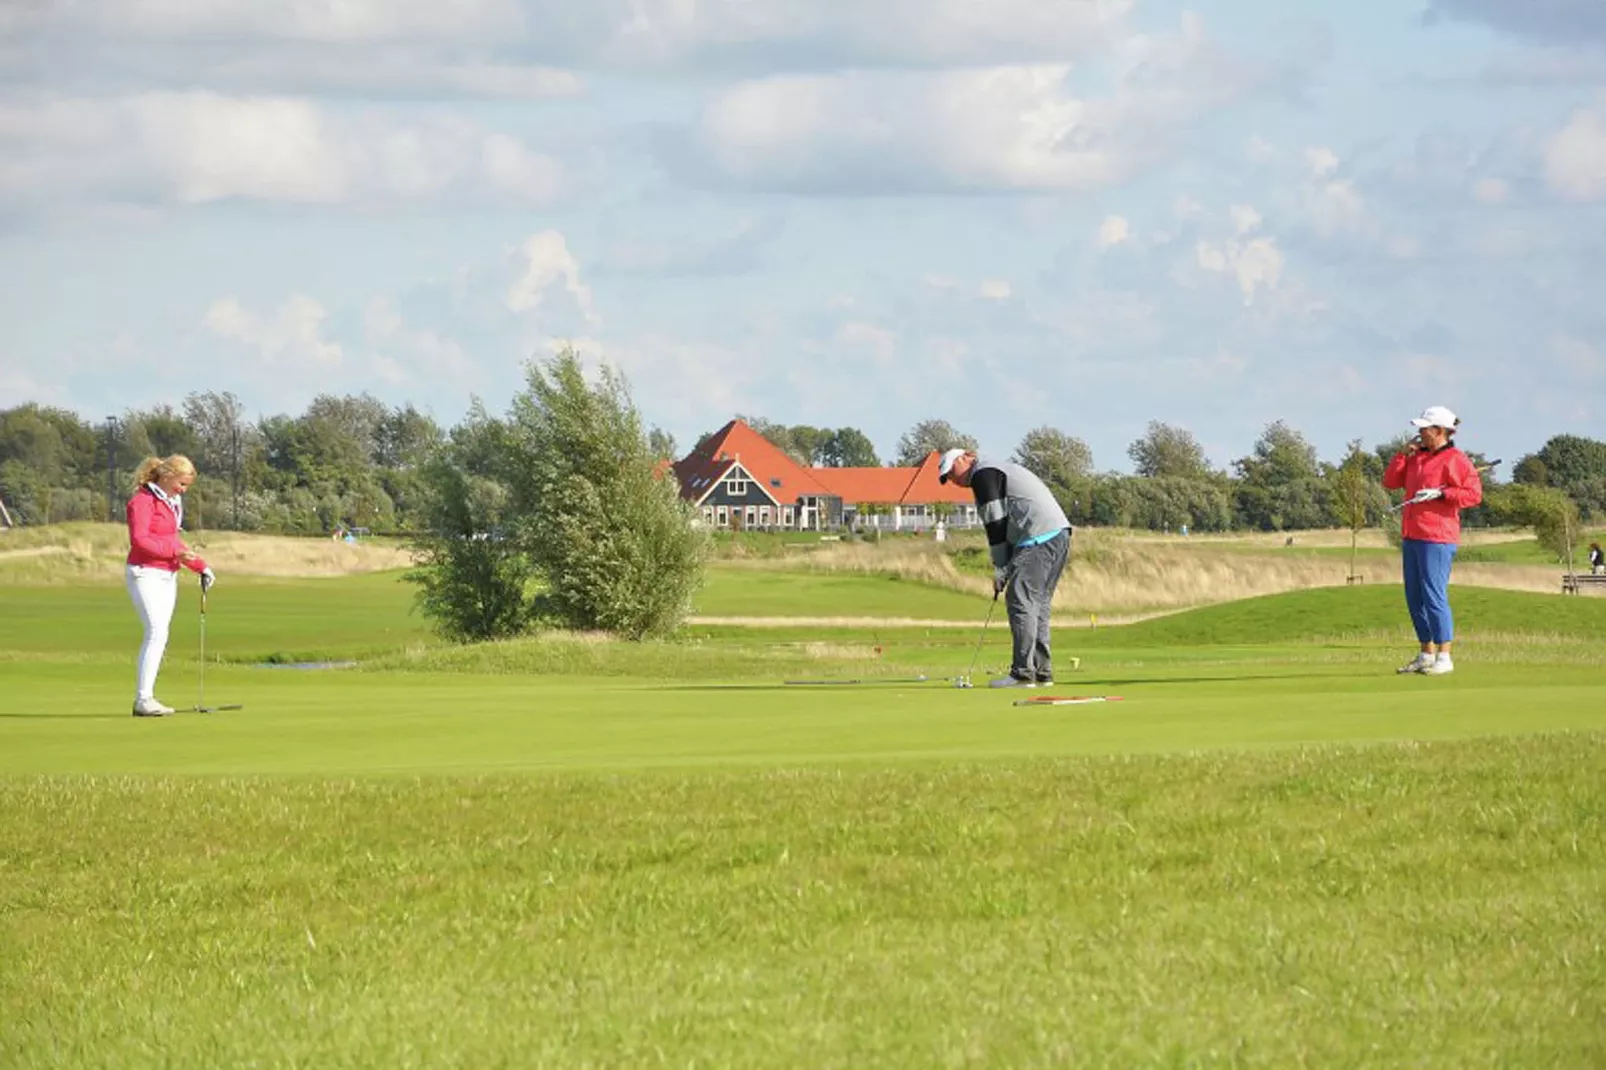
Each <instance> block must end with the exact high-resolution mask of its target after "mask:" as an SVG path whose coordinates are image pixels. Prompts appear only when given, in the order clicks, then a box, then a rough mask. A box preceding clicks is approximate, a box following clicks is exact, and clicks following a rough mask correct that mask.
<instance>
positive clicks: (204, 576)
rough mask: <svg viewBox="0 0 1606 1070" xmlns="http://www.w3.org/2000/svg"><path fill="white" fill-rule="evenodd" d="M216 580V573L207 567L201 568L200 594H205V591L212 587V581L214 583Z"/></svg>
mask: <svg viewBox="0 0 1606 1070" xmlns="http://www.w3.org/2000/svg"><path fill="white" fill-rule="evenodd" d="M216 582H217V574H216V573H214V572H213V571H212V570H211V569H209V568H206V569H202V570H201V593H202V594H205V593H206V592H207V591H210V590H211V589H212V585H213V584H214V583H216Z"/></svg>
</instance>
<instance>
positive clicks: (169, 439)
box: [123, 405, 200, 460]
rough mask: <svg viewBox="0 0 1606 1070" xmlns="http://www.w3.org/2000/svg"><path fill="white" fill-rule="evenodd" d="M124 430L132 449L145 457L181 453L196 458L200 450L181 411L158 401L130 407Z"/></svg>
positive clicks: (124, 419)
mask: <svg viewBox="0 0 1606 1070" xmlns="http://www.w3.org/2000/svg"><path fill="white" fill-rule="evenodd" d="M123 425H124V431H123V434H124V436H125V439H126V441H127V444H128V445H129V446H130V447H132V448H133V452H136V453H139V454H140V455H141V456H140V459H141V460H143V459H144V458H145V457H170V456H172V455H173V454H175V453H182V454H184V455H185V456H187V457H189V458H190V459H192V460H194V459H196V454H198V453H199V452H200V448H199V447H200V439H199V438H198V437H197V436H196V434H195V429H194V428H193V427H191V426H190V424H189V421H188V420H186V419H185V418H184V417H183V416H182V415H181V414H180V413H178V412H175V411H174V410H173V407H172V406H171V405H158V406H156V407H155V408H153V409H149V410H146V411H143V412H141V411H138V410H135V411H131V412H129V413H128V414H127V415H126V416H125V417H124V418H123Z"/></svg>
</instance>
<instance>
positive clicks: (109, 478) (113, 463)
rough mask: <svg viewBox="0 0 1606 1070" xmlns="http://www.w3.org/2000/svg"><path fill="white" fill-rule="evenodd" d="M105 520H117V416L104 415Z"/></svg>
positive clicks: (112, 521)
mask: <svg viewBox="0 0 1606 1070" xmlns="http://www.w3.org/2000/svg"><path fill="white" fill-rule="evenodd" d="M106 520H107V521H108V522H110V523H116V521H117V417H115V416H108V417H106Z"/></svg>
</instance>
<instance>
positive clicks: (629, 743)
mask: <svg viewBox="0 0 1606 1070" xmlns="http://www.w3.org/2000/svg"><path fill="white" fill-rule="evenodd" d="M749 583H751V584H752V585H753V586H752V587H750V588H749V587H747V586H745V585H747V584H749ZM764 584H769V586H768V587H765V586H764ZM766 591H767V592H768V593H767V594H765V593H764V592H766ZM898 592H907V597H906V598H902V599H900V598H899V597H898V596H897V593H898ZM410 594H411V591H410V589H409V588H406V587H404V586H402V585H400V584H399V583H398V581H397V578H396V576H395V574H393V573H392V574H380V575H369V576H354V577H346V578H324V579H317V580H303V581H295V580H287V579H283V580H272V581H268V580H253V579H250V578H248V577H243V576H237V577H231V578H230V579H229V580H228V581H227V585H226V586H224V585H220V586H219V588H218V591H217V593H216V594H215V595H214V597H213V599H212V604H211V607H210V610H211V611H210V614H209V621H208V634H207V639H208V654H209V656H211V657H214V658H217V659H220V660H218V661H216V662H211V663H209V664H208V666H207V673H206V686H207V696H208V698H209V700H213V701H220V702H223V701H227V702H243V703H244V704H245V706H246V708H245V709H244V710H242V711H238V712H234V713H219V714H213V715H189V716H181V717H175V718H171V719H168V720H163V721H149V722H148V721H138V720H135V719H133V718H131V717H129V716H128V712H127V710H128V703H129V697H130V696H129V692H130V690H131V686H132V667H131V662H132V656H133V649H134V646H135V645H136V643H137V628H136V626H135V623H134V620H133V614H132V611H131V610H130V608H129V607H128V605H127V599H126V595H125V594H124V593H123V592H122V590H121V587H120V586H117V585H115V584H112V585H107V584H99V585H84V584H60V583H57V584H54V585H51V586H48V587H46V586H26V585H23V586H11V587H5V588H0V674H3V677H4V683H5V687H4V693H3V697H0V1066H4V1067H6V1068H8V1070H9V1068H11V1067H19V1068H35V1067H41V1068H42V1067H61V1066H73V1067H102V1066H104V1067H111V1066H118V1067H122V1066H136V1067H140V1066H174V1067H214V1066H272V1067H281V1066H282V1067H289V1066H318V1067H413V1066H417V1067H464V1068H469V1067H475V1068H478V1067H501V1066H505V1067H532V1066H551V1067H586V1066H594V1067H602V1066H610V1067H612V1066H649V1065H650V1066H657V1065H678V1066H719V1067H725V1066H729V1067H796V1066H810V1067H863V1066H878V1067H894V1066H895V1067H930V1066H960V1065H963V1066H997V1067H1006V1066H1007V1067H1030V1066H1040V1067H1049V1066H1068V1065H1077V1066H1081V1065H1086V1066H1166V1067H1171V1066H1176V1067H1186V1066H1253V1067H1284V1066H1298V1065H1308V1066H1346V1067H1348V1066H1380V1067H1381V1066H1401V1065H1410V1066H1435V1067H1457V1068H1459V1067H1473V1066H1489V1067H1494V1066H1501V1067H1507V1066H1533V1067H1595V1066H1600V1065H1603V1064H1606V1002H1603V996H1602V993H1603V992H1606V948H1603V941H1602V937H1601V935H1600V934H1601V933H1602V932H1606V827H1603V826H1606V599H1592V598H1587V597H1584V598H1574V599H1562V598H1560V597H1558V596H1542V595H1530V594H1523V593H1520V592H1511V591H1489V590H1479V589H1472V588H1466V589H1458V590H1456V591H1455V592H1454V597H1455V599H1456V606H1457V610H1458V615H1459V620H1460V624H1461V627H1462V629H1463V632H1464V635H1463V642H1462V643H1461V644H1460V650H1459V651H1458V659H1457V663H1458V669H1457V672H1456V673H1455V674H1454V675H1452V676H1450V677H1446V678H1442V679H1426V678H1420V677H1405V678H1402V677H1397V676H1395V675H1394V674H1393V672H1392V669H1393V666H1394V665H1395V664H1397V663H1398V662H1399V661H1400V660H1403V657H1404V656H1405V655H1406V654H1408V653H1409V651H1410V650H1411V648H1412V644H1411V643H1410V642H1409V641H1408V637H1407V635H1406V632H1405V628H1404V620H1403V618H1404V613H1403V609H1402V607H1401V606H1400V605H1399V592H1398V590H1397V589H1394V588H1386V587H1368V588H1365V589H1331V588H1329V589H1320V590H1312V591H1306V592H1300V593H1295V594H1289V595H1279V596H1274V597H1270V598H1263V599H1253V600H1246V601H1242V602H1235V603H1230V604H1227V605H1222V606H1219V607H1215V608H1211V609H1206V610H1200V611H1196V612H1192V613H1186V614H1181V615H1177V616H1171V617H1163V618H1157V619H1154V620H1149V621H1144V622H1142V623H1139V624H1134V625H1130V626H1124V627H1120V628H1110V627H1101V628H1098V629H1096V630H1094V629H1086V628H1079V629H1065V630H1062V631H1060V632H1059V633H1058V635H1057V638H1056V647H1057V649H1058V650H1059V651H1060V652H1061V655H1062V657H1067V658H1068V657H1069V656H1070V655H1071V654H1073V653H1074V654H1076V655H1077V656H1079V657H1081V659H1082V670H1081V671H1080V672H1076V673H1069V672H1064V671H1063V669H1062V672H1061V681H1060V683H1059V684H1058V685H1057V686H1056V688H1055V693H1063V694H1119V695H1121V696H1123V697H1124V699H1125V701H1124V702H1122V703H1110V704H1104V705H1090V706H1079V707H1058V708H1054V707H1050V708H1025V707H1016V706H1014V705H1013V704H1012V702H1013V700H1014V698H1016V697H1017V696H1016V695H1012V694H1009V693H1003V692H991V691H987V690H985V689H976V690H971V691H962V690H956V689H954V688H953V687H951V686H948V684H947V681H948V679H949V678H951V677H952V676H954V675H956V674H958V673H961V672H964V671H965V670H966V668H967V667H968V664H969V662H970V659H971V656H972V651H973V650H974V648H975V641H976V635H977V630H978V629H979V627H980V623H981V619H982V616H983V615H984V613H985V610H986V602H985V600H982V599H976V598H972V597H967V596H964V595H960V594H958V593H956V592H954V591H949V590H941V589H936V588H925V587H922V586H921V585H919V584H915V583H911V582H910V581H908V580H891V579H884V578H877V577H854V576H848V575H833V576H828V577H801V576H798V575H796V574H792V573H787V572H784V571H779V572H777V571H754V570H744V569H730V570H726V571H722V572H720V573H718V574H716V578H715V581H714V583H712V584H711V585H710V589H709V592H708V594H709V596H710V597H711V598H713V599H715V600H716V604H718V605H719V606H720V610H719V613H718V614H717V615H720V616H727V617H729V618H732V619H735V618H741V617H746V616H763V617H794V618H797V619H798V620H811V621H812V620H818V619H824V618H836V619H847V618H858V617H865V618H875V617H896V618H898V619H899V620H900V621H902V622H903V623H902V625H901V626H899V627H890V626H888V627H881V626H877V625H873V624H870V625H859V626H850V625H847V624H835V625H832V626H829V627H826V626H817V625H814V624H798V625H794V626H791V627H765V628H750V627H743V626H740V625H737V624H731V623H726V624H717V625H699V626H694V627H691V628H689V629H688V630H687V634H686V636H685V637H683V638H682V639H680V640H677V641H675V642H673V643H663V644H642V645H632V644H619V643H612V642H607V641H601V640H594V639H588V638H577V637H562V636H548V637H541V638H536V639H531V640H524V641H519V642H514V643H505V644H495V645H492V646H488V647H477V648H456V647H450V646H446V645H443V644H441V643H439V642H438V641H436V640H435V639H433V638H432V637H431V636H430V635H429V634H428V630H427V628H426V626H425V624H424V622H423V621H421V620H419V619H418V618H416V617H414V616H411V615H409V613H408V605H409V600H410ZM195 609H196V603H195V601H194V593H193V590H189V589H187V590H186V592H185V599H184V600H183V601H181V604H180V609H179V613H178V616H177V618H176V620H175V635H174V639H173V645H172V647H171V648H170V653H169V660H168V663H167V667H166V669H165V670H164V674H163V686H162V687H161V689H160V693H161V694H162V695H163V696H164V697H166V698H167V700H168V701H169V702H171V703H173V704H174V705H188V704H189V703H190V702H193V701H194V697H193V696H194V686H195V683H196V670H197V665H196V657H195V655H196V640H197V639H198V636H197V634H196V629H195V625H196V620H195ZM923 619H929V620H931V621H933V622H934V623H933V624H932V625H931V626H922V625H920V624H918V623H915V622H917V621H920V620H923ZM954 619H958V620H966V619H969V620H974V622H975V625H974V627H969V628H954V627H949V626H944V625H942V624H941V623H939V622H946V621H950V620H954ZM1006 643H1007V628H1006V627H1004V626H1003V625H1002V622H1001V621H1000V620H995V621H994V623H993V627H992V630H991V631H990V632H989V633H988V641H987V643H986V644H985V646H984V649H983V651H982V655H981V659H980V664H979V665H978V667H977V670H976V675H977V679H978V682H980V681H981V680H982V679H983V672H982V670H983V668H984V667H992V668H996V667H997V666H998V665H1000V664H1001V663H1002V661H1003V660H1004V659H1005V658H1006V657H1007V654H1006ZM877 646H879V647H880V648H881V652H880V653H877V652H876V650H875V648H876V647H877ZM298 660H305V661H346V660H354V661H356V662H358V663H359V664H358V665H357V667H355V668H349V669H337V670H328V671H305V670H301V669H295V668H287V667H283V666H282V665H273V664H269V663H282V662H286V661H298ZM916 672H924V673H926V674H928V675H930V676H931V677H932V681H931V682H929V683H925V684H893V683H874V682H872V683H870V684H868V685H866V686H859V687H817V688H801V687H788V686H785V685H784V684H782V682H781V681H783V680H785V679H793V678H804V677H807V678H821V679H827V678H837V679H846V678H858V679H865V680H869V681H875V680H877V679H878V678H892V677H906V676H909V675H911V674H913V673H916ZM1027 694H1031V692H1028V693H1027Z"/></svg>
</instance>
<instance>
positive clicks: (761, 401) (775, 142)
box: [0, 0, 1606, 469]
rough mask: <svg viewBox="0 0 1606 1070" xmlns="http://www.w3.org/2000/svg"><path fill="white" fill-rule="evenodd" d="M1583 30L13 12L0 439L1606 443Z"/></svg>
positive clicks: (1172, 21) (23, 1) (351, 11)
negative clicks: (440, 427)
mask: <svg viewBox="0 0 1606 1070" xmlns="http://www.w3.org/2000/svg"><path fill="white" fill-rule="evenodd" d="M1603 285H1606V4H1602V3H1601V2H1600V0H1543V2H1540V0H1308V2H1305V3H1301V4H1297V5H1296V4H1288V3H1283V2H1279V0H1203V2H1196V3H1188V4H1176V3H1171V2H1169V0H851V2H848V0H586V2H585V3H575V2H574V0H454V2H453V3H450V4H444V3H435V2H428V0H0V408H3V407H9V406H11V405H16V404H19V403H21V402H24V401H38V402H43V403H47V404H54V405H61V406H66V407H68V408H72V409H74V410H76V411H78V412H79V413H80V414H82V415H85V416H87V417H89V418H92V419H100V418H103V417H104V416H106V415H109V414H112V413H116V412H119V411H122V410H123V409H126V408H128V407H144V406H148V405H152V404H158V403H163V402H168V403H177V402H178V401H180V400H181V399H182V397H183V395H184V394H185V393H186V392H188V391H191V390H200V389H212V390H232V391H234V392H235V393H237V394H238V395H239V396H240V397H241V398H242V399H243V400H244V401H245V403H246V405H247V407H248V408H249V409H250V410H251V411H253V412H254V413H257V414H264V415H265V414H271V413H277V412H289V413H299V412H300V411H302V410H303V409H304V407H305V406H306V404H307V402H308V401H309V400H311V398H312V397H313V396H314V395H315V394H317V393H320V392H335V393H356V392H360V391H368V392H370V393H372V394H374V395H376V396H378V397H380V398H381V399H383V400H385V401H387V402H390V403H392V404H400V403H402V402H409V401H410V402H412V403H414V404H416V405H418V406H419V407H420V408H422V409H425V410H427V411H429V412H431V413H432V414H433V415H434V416H435V417H436V418H437V419H438V420H440V421H441V422H442V423H444V424H448V425H450V424H453V423H456V422H457V421H458V420H460V419H461V418H462V416H463V415H464V413H465V412H466V411H467V407H468V405H469V402H470V399H471V397H475V396H477V397H480V398H482V399H483V400H484V401H485V403H486V404H487V405H488V406H489V408H490V409H491V410H492V411H493V412H502V411H505V409H506V407H507V405H508V402H509V400H510V399H511V397H512V396H513V394H514V392H515V391H516V390H518V389H519V387H520V384H521V382H522V378H523V370H522V369H523V365H524V362H525V361H526V360H527V359H528V358H529V357H530V356H531V355H532V354H544V353H546V352H549V351H550V349H551V347H552V346H553V345H554V344H555V342H558V341H561V340H571V341H573V342H574V343H575V344H576V346H577V347H578V348H579V349H580V350H581V352H582V353H583V354H586V355H587V356H589V357H591V358H594V359H597V360H606V361H608V362H610V363H612V364H614V365H615V366H617V367H619V368H620V369H622V370H623V371H624V372H625V374H626V375H627V377H628V378H629V381H630V383H631V385H632V387H633V390H634V393H635V395H636V399H637V401H638V403H639V404H640V406H641V409H642V411H643V414H644V416H645V417H646V418H647V420H648V421H649V422H650V423H653V424H656V425H659V426H662V427H664V428H665V429H666V430H669V431H670V432H672V433H673V434H675V435H676V437H677V438H678V439H679V440H680V443H681V445H682V447H683V448H684V447H688V446H689V445H690V444H691V442H692V440H694V439H695V438H696V436H697V435H698V434H699V433H700V432H703V431H708V430H712V429H713V428H715V427H717V426H718V425H719V424H721V423H723V422H724V421H725V420H727V419H729V418H730V417H731V416H732V415H734V414H736V413H738V412H742V413H750V414H757V415H762V416H765V417H767V418H769V419H772V420H776V421H780V422H783V423H811V424H817V425H827V426H843V425H851V426H856V427H859V428H861V429H862V430H864V431H865V432H866V433H867V434H869V436H870V437H871V439H872V440H873V441H874V442H875V443H876V445H877V446H878V448H879V449H880V450H881V451H882V452H883V453H884V454H890V453H891V452H892V451H893V447H894V444H895V443H896V441H897V439H898V436H899V435H900V434H901V433H902V432H904V431H905V430H907V429H908V428H909V427H910V426H911V425H913V424H914V423H916V422H917V421H919V420H922V419H927V418H933V417H938V418H943V419H947V420H949V421H950V422H952V423H953V424H955V425H956V426H958V427H959V428H961V429H962V430H965V431H967V432H969V433H971V434H973V435H976V436H977V437H978V438H979V439H980V440H981V442H982V445H983V447H984V448H985V449H989V450H995V451H999V452H1008V451H1009V450H1011V449H1013V448H1014V446H1015V444H1016V443H1017V442H1018V441H1019V439H1020V436H1021V434H1022V433H1023V432H1024V431H1026V430H1027V429H1029V428H1031V427H1035V426H1040V425H1044V424H1047V425H1052V426H1055V427H1058V428H1061V429H1062V430H1065V431H1068V432H1070V433H1072V434H1075V435H1078V436H1080V437H1082V438H1083V439H1085V440H1086V441H1087V442H1088V443H1089V444H1090V445H1091V446H1092V447H1093V451H1094V458H1095V462H1096V463H1097V465H1098V466H1099V467H1100V468H1106V469H1127V468H1128V467H1129V463H1128V460H1127V457H1126V447H1127V445H1128V443H1130V442H1131V441H1132V440H1133V439H1134V438H1136V437H1137V436H1138V435H1139V434H1141V433H1142V431H1143V429H1144V427H1145V425H1146V424H1147V423H1148V421H1150V420H1162V421H1165V422H1168V423H1173V424H1179V425H1182V426H1185V427H1187V428H1189V429H1190V430H1192V431H1193V432H1194V434H1195V435H1196V436H1197V437H1198V438H1199V440H1200V441H1201V442H1202V443H1203V444H1204V445H1205V447H1206V449H1207V451H1208V453H1209V454H1210V456H1211V458H1212V459H1213V460H1215V461H1216V462H1217V463H1220V464H1225V463H1227V462H1228V461H1230V460H1231V459H1232V458H1235V457H1239V456H1242V455H1243V454H1245V453H1247V452H1248V450H1249V449H1250V447H1251V445H1252V444H1253V442H1254V440H1255V438H1256V437H1257V435H1258V434H1259V432H1260V430H1261V429H1262V428H1263V427H1264V425H1265V424H1267V423H1268V422H1270V421H1272V420H1276V419H1283V420H1286V421H1288V422H1289V423H1290V424H1291V425H1292V426H1294V427H1296V428H1298V429H1299V430H1301V431H1303V432H1304V433H1305V434H1306V435H1307V436H1308V437H1309V438H1310V439H1311V440H1312V441H1313V442H1315V443H1316V445H1317V446H1318V447H1319V448H1320V450H1321V452H1322V454H1323V456H1324V457H1329V458H1336V457H1337V456H1338V455H1339V454H1340V453H1341V451H1342V448H1343V445H1344V443H1345V442H1346V441H1347V440H1348V439H1350V438H1355V437H1360V438H1363V439H1365V440H1366V441H1367V442H1368V443H1372V442H1376V441H1378V440H1381V439H1383V438H1385V437H1388V436H1390V435H1393V434H1395V433H1397V432H1398V431H1399V430H1400V429H1401V428H1402V427H1403V426H1404V423H1405V421H1406V419H1407V418H1408V417H1409V416H1411V415H1413V414H1414V412H1415V411H1416V410H1420V409H1421V408H1422V407H1424V406H1426V405H1428V404H1448V405H1450V406H1452V407H1453V408H1455V409H1457V410H1458V411H1460V412H1461V413H1462V416H1463V419H1464V421H1465V427H1464V430H1463V434H1462V439H1463V444H1464V445H1466V446H1468V447H1471V448H1477V449H1481V450H1484V451H1486V452H1488V453H1490V454H1495V455H1504V456H1505V457H1507V458H1508V463H1509V461H1511V460H1515V458H1516V456H1518V455H1520V454H1521V453H1523V452H1528V451H1531V450H1534V449H1536V448H1538V447H1539V446H1540V445H1541V444H1542V443H1543V442H1544V440H1545V439H1546V438H1548V437H1549V436H1550V435H1552V434H1556V433H1560V432H1563V431H1570V432H1574V433H1579V434H1587V435H1590V436H1592V437H1598V438H1606V299H1603V297H1602V292H1601V291H1602V287H1603Z"/></svg>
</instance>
